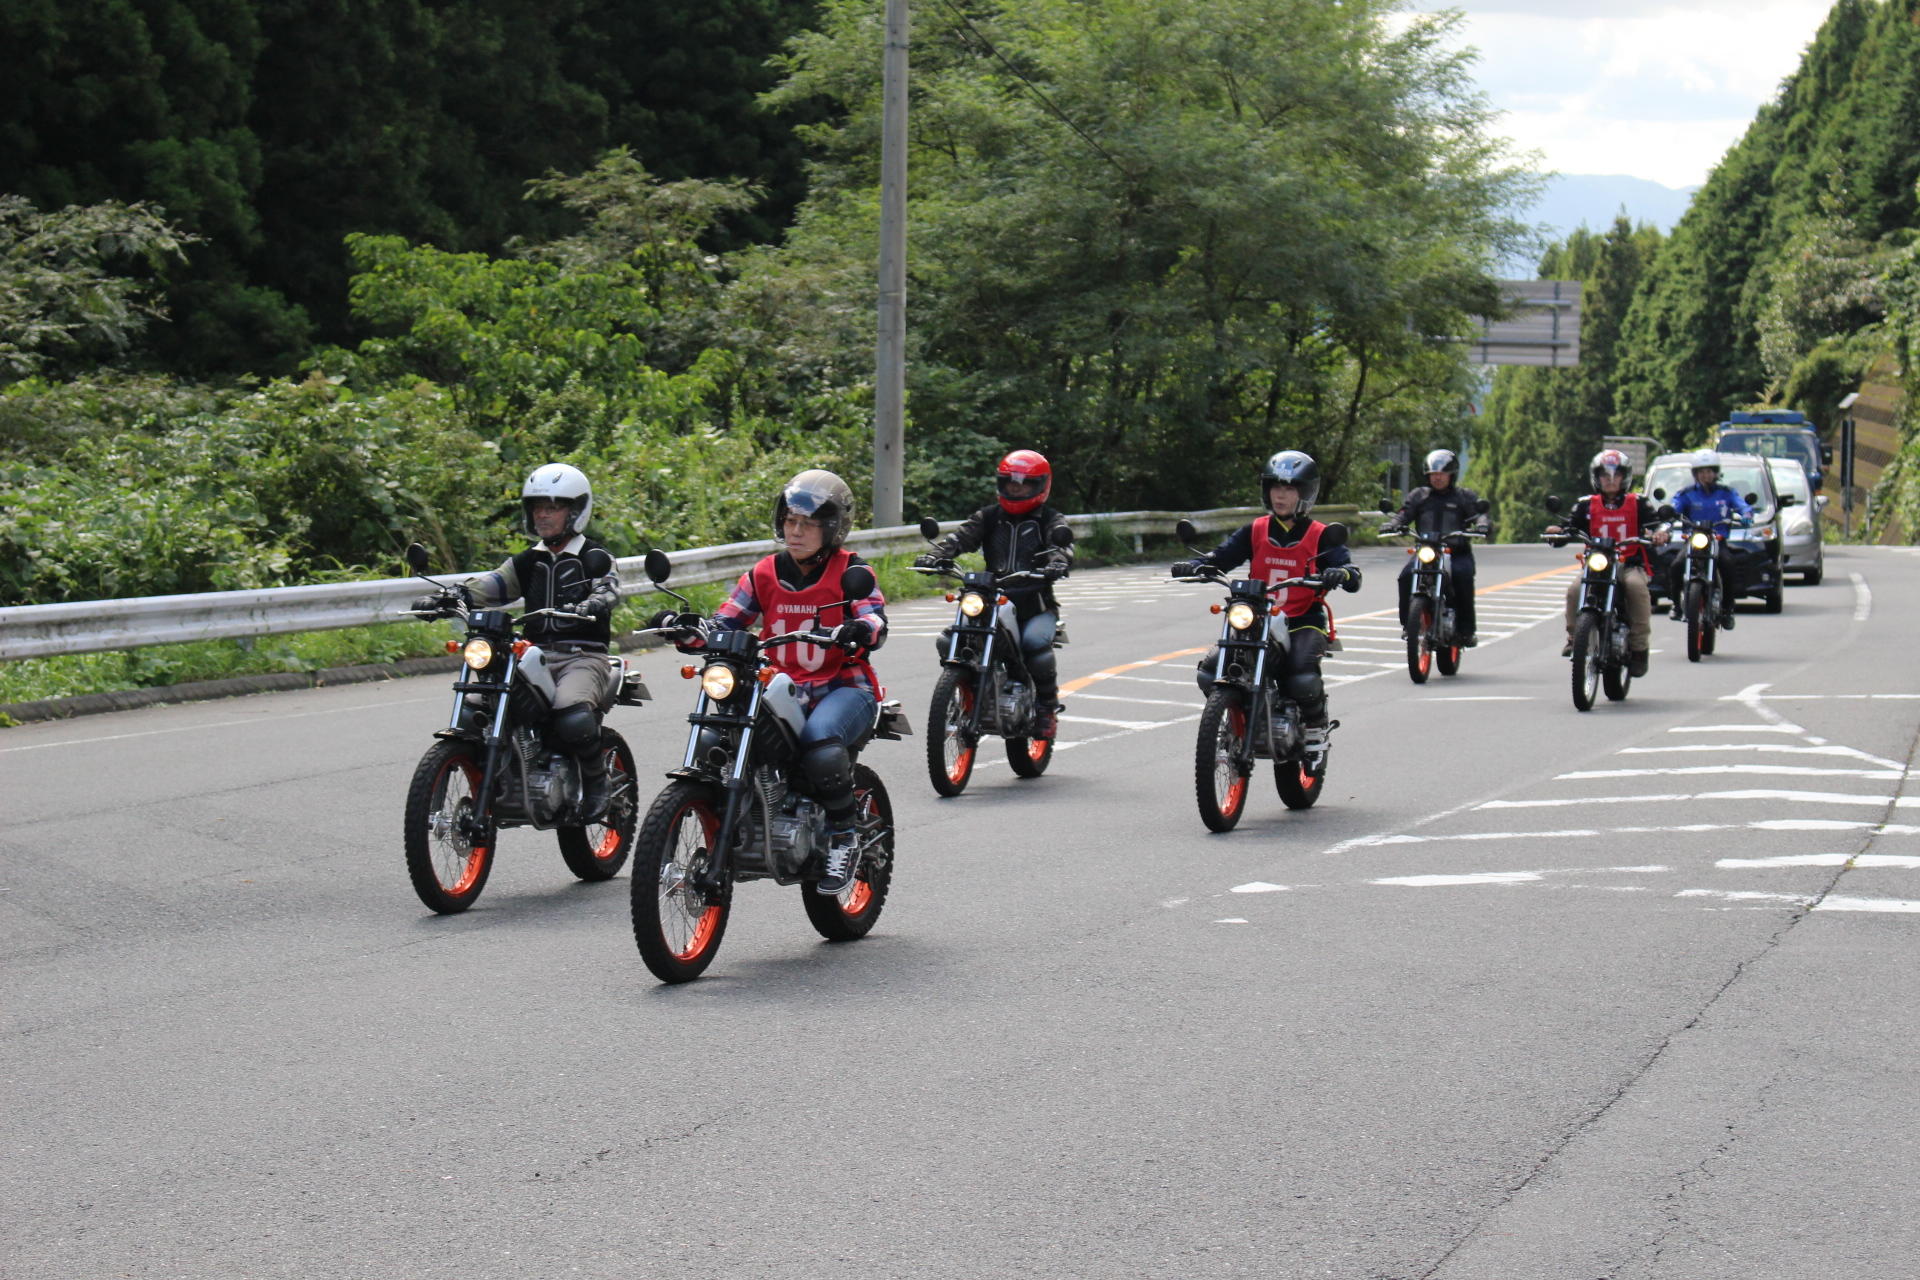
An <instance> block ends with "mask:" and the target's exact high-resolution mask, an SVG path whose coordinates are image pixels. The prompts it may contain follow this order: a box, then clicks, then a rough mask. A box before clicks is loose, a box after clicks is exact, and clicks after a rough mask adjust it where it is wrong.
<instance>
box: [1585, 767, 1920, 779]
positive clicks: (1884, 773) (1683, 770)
mask: <svg viewBox="0 0 1920 1280" xmlns="http://www.w3.org/2000/svg"><path fill="white" fill-rule="evenodd" d="M1723 773H1730V774H1756V773H1757V774H1778V775H1781V776H1783V777H1791V778H1873V779H1878V780H1881V781H1887V780H1897V779H1899V778H1903V777H1905V776H1906V770H1905V769H1816V768H1814V767H1813V766H1812V765H1805V764H1689V765H1676V766H1674V767H1673V768H1671V769H1580V770H1576V771H1575V772H1573V773H1561V774H1555V775H1554V780H1555V781H1556V782H1584V781H1589V780H1591V779H1594V778H1670V777H1681V776H1683V775H1687V774H1723Z"/></svg>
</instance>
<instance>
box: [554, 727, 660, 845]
mask: <svg viewBox="0 0 1920 1280" xmlns="http://www.w3.org/2000/svg"><path fill="white" fill-rule="evenodd" d="M600 749H601V750H602V751H604V752H606V755H607V781H608V783H609V784H610V785H611V789H612V792H613V798H612V799H611V800H609V801H608V802H607V814H606V820H605V821H603V822H590V823H588V824H587V825H586V826H584V827H561V828H560V829H559V830H558V831H557V832H556V833H555V834H556V835H558V836H559V838H560V857H561V859H562V860H563V861H564V862H565V863H566V864H567V870H569V871H571V872H573V874H574V875H576V876H578V877H580V878H581V879H582V880H588V881H596V880H611V879H612V878H613V877H614V876H615V875H617V874H619V871H620V868H621V867H624V866H626V865H627V858H628V856H629V855H631V854H632V853H633V829H634V827H635V826H637V825H638V824H639V811H640V798H639V796H638V795H637V794H636V793H635V788H634V780H633V772H634V771H633V751H632V749H631V748H629V747H628V746H627V740H626V739H625V738H623V737H621V736H620V735H619V734H617V733H615V732H614V731H613V730H612V729H602V730H601V731H600Z"/></svg>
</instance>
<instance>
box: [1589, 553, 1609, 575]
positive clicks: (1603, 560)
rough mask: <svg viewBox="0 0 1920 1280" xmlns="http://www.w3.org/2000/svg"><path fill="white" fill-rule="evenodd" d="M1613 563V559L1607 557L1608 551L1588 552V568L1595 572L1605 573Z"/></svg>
mask: <svg viewBox="0 0 1920 1280" xmlns="http://www.w3.org/2000/svg"><path fill="white" fill-rule="evenodd" d="M1612 563H1613V561H1611V560H1609V559H1607V553H1606V552H1604V551H1590V552H1588V553H1587V568H1589V569H1591V570H1593V571H1594V572H1595V573H1605V572H1606V571H1607V566H1608V565H1610V564H1612Z"/></svg>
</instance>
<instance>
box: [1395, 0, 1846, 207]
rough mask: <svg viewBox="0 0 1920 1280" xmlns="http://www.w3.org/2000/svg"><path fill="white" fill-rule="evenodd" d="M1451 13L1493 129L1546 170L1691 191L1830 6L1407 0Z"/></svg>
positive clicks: (1770, 1) (1802, 1) (1793, 62)
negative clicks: (1475, 55) (1460, 17)
mask: <svg viewBox="0 0 1920 1280" xmlns="http://www.w3.org/2000/svg"><path fill="white" fill-rule="evenodd" d="M1410 7H1411V8H1413V9H1415V10H1418V11H1421V12H1433V11H1436V10H1439V9H1443V8H1452V9H1458V10H1460V11H1461V12H1463V13H1464V14H1465V15H1466V21H1465V22H1464V23H1463V24H1462V27H1461V39H1462V43H1465V44H1468V45H1471V46H1474V47H1475V48H1477V49H1478V50H1479V51H1480V60H1479V62H1478V63H1477V64H1476V65H1475V67H1474V75H1475V78H1476V79H1477V80H1478V81H1479V84H1480V88H1481V91H1482V92H1484V93H1485V94H1486V95H1487V98H1488V100H1489V101H1490V102H1491V103H1492V104H1493V106H1494V107H1495V108H1497V109H1498V110H1500V111H1502V112H1503V113H1504V114H1503V115H1502V116H1501V118H1500V119H1499V121H1498V122H1497V123H1496V124H1495V126H1494V129H1495V131H1496V132H1498V133H1500V134H1503V135H1505V136H1507V137H1509V138H1511V139H1513V140H1514V142H1515V143H1516V144H1517V145H1518V146H1519V148H1520V149H1521V150H1530V151H1537V152H1539V153H1540V158H1541V165H1542V167H1543V168H1545V169H1550V170H1556V171H1558V172H1560V173H1567V174H1626V175H1629V176H1632V177H1637V178H1646V179H1649V180H1651V181H1654V182H1658V183H1660V184H1662V185H1664V186H1668V187H1694V186H1698V185H1699V184H1700V183H1702V182H1704V181H1705V180H1706V176H1707V172H1708V170H1710V169H1712V168H1713V166H1714V165H1715V164H1716V163H1717V162H1718V161H1719V159H1720V157H1721V156H1722V155H1724V154H1725V153H1726V150H1727V148H1728V147H1731V146H1732V145H1733V144H1734V143H1735V142H1737V141H1739V139H1740V136H1741V134H1743V133H1745V132H1746V128H1747V126H1748V125H1749V124H1750V123H1752V121H1753V116H1754V112H1755V111H1756V110H1757V109H1758V108H1759V106H1760V104H1762V103H1763V102H1767V101H1769V100H1771V99H1772V98H1773V96H1774V95H1775V94H1776V93H1777V92H1778V91H1779V87H1780V81H1781V80H1782V79H1784V78H1785V77H1786V76H1787V75H1788V74H1789V73H1791V72H1792V71H1793V69H1794V68H1795V67H1796V66H1798V65H1799V62H1800V55H1801V53H1802V51H1803V50H1804V49H1805V48H1806V46H1807V45H1808V44H1809V43H1811V42H1812V40H1813V37H1814V34H1815V32H1817V31H1818V30H1819V28H1820V24H1821V22H1822V21H1823V20H1824V19H1825V18H1826V15H1827V10H1828V9H1829V8H1830V7H1831V0H1684V2H1675V0H1601V3H1599V4H1587V3H1581V2H1580V0H1454V3H1451V4H1447V3H1443V2H1442V0H1412V4H1411V6H1410Z"/></svg>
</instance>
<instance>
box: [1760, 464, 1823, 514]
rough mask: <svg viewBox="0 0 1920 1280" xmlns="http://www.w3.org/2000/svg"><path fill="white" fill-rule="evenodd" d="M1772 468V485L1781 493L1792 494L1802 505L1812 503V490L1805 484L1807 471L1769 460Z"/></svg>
mask: <svg viewBox="0 0 1920 1280" xmlns="http://www.w3.org/2000/svg"><path fill="white" fill-rule="evenodd" d="M1767 465H1768V466H1770V467H1772V468H1773V487H1774V488H1775V489H1778V490H1779V491H1780V492H1781V493H1782V494H1788V493H1790V494H1792V495H1793V496H1794V497H1795V498H1797V499H1798V500H1799V502H1800V505H1801V506H1803V507H1806V506H1811V505H1813V490H1812V489H1811V488H1810V487H1808V485H1807V473H1806V471H1805V470H1804V469H1802V468H1800V467H1790V466H1786V465H1783V463H1782V462H1769V463H1768V464H1767Z"/></svg>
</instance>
